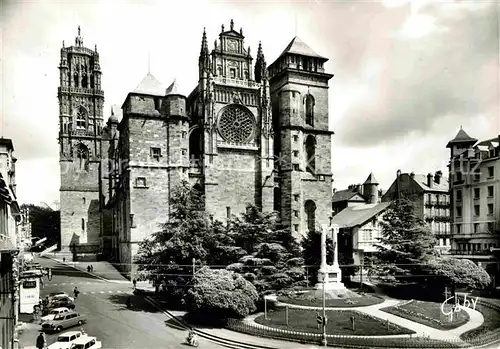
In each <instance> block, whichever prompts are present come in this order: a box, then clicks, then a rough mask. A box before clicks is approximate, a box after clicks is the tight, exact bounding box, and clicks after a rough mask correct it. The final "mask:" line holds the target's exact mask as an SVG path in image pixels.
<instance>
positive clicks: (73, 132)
mask: <svg viewBox="0 0 500 349" xmlns="http://www.w3.org/2000/svg"><path fill="white" fill-rule="evenodd" d="M71 135H72V136H90V137H94V136H95V134H94V131H89V130H78V129H77V130H71Z"/></svg>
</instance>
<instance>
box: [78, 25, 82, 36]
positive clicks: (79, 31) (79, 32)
mask: <svg viewBox="0 0 500 349" xmlns="http://www.w3.org/2000/svg"><path fill="white" fill-rule="evenodd" d="M80 35H81V29H80V26H78V36H80Z"/></svg>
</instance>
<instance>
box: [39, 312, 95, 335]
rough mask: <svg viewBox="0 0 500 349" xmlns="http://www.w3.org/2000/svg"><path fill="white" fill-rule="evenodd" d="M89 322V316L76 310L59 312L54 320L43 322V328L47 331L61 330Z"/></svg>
mask: <svg viewBox="0 0 500 349" xmlns="http://www.w3.org/2000/svg"><path fill="white" fill-rule="evenodd" d="M85 322H87V318H86V317H85V316H83V315H81V314H80V313H77V312H75V311H69V312H67V313H63V314H59V315H56V316H55V317H54V319H53V320H50V321H46V322H44V323H42V330H43V331H47V332H49V331H50V332H61V331H62V330H63V329H65V328H69V327H73V326H76V325H80V326H81V325H83V324H84V323H85Z"/></svg>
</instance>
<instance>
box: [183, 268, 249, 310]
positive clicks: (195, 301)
mask: <svg viewBox="0 0 500 349" xmlns="http://www.w3.org/2000/svg"><path fill="white" fill-rule="evenodd" d="M187 296H188V304H189V305H190V306H191V309H192V311H194V312H200V313H202V314H203V315H204V316H206V315H207V314H210V316H211V317H215V318H229V317H236V318H241V317H245V316H247V315H249V314H250V313H252V312H254V311H255V310H256V306H255V303H256V302H257V300H258V294H257V290H256V289H255V287H254V286H253V285H252V283H250V282H249V281H247V280H245V279H244V278H243V277H242V276H241V275H240V274H238V273H234V272H232V271H228V270H224V269H219V270H212V269H210V268H208V267H203V268H202V269H200V270H199V271H198V272H196V275H195V277H194V280H193V286H192V287H191V288H190V289H189V291H188V294H187Z"/></svg>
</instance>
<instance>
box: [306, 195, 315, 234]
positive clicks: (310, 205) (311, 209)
mask: <svg viewBox="0 0 500 349" xmlns="http://www.w3.org/2000/svg"><path fill="white" fill-rule="evenodd" d="M304 210H305V212H306V217H307V229H309V231H313V230H315V228H316V204H315V203H314V201H312V200H307V201H306V202H305V204H304Z"/></svg>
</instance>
